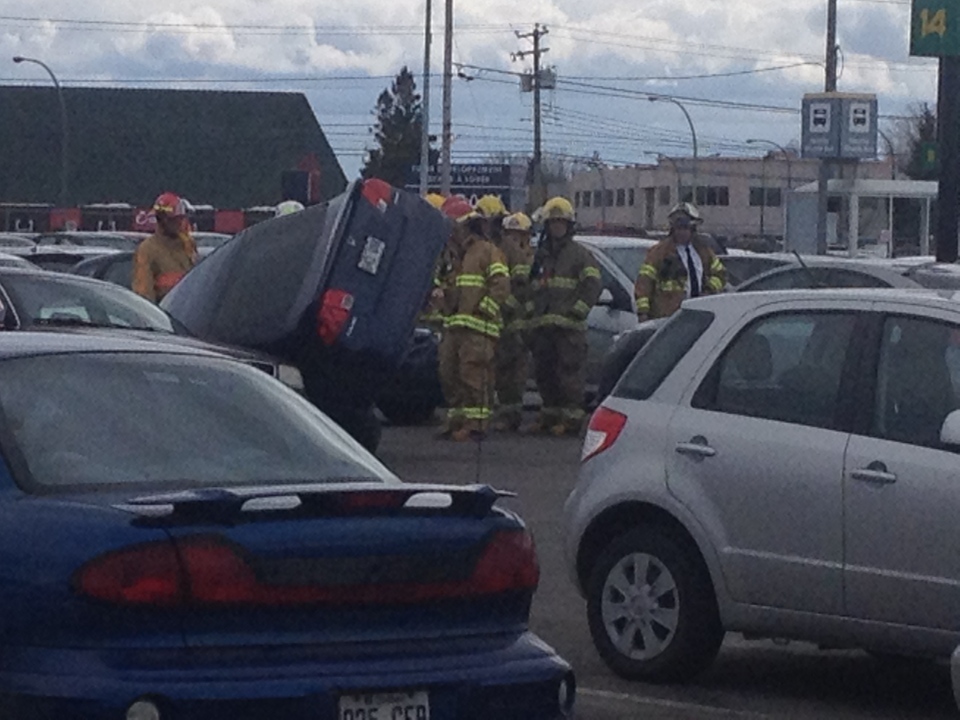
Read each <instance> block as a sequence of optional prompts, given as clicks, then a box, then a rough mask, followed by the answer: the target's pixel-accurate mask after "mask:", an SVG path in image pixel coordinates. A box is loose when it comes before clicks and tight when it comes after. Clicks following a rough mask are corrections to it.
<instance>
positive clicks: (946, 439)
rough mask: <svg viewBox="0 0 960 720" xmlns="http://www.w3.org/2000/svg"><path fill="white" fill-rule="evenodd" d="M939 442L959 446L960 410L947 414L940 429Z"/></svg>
mask: <svg viewBox="0 0 960 720" xmlns="http://www.w3.org/2000/svg"><path fill="white" fill-rule="evenodd" d="M940 442H941V443H943V444H944V445H946V446H947V447H957V448H960V410H954V411H953V412H952V413H950V414H949V415H947V419H946V420H944V421H943V427H942V428H941V429H940Z"/></svg>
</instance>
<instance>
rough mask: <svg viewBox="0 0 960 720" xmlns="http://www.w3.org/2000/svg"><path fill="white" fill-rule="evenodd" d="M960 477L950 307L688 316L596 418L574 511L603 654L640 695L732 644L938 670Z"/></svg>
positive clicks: (959, 627) (842, 300) (888, 297)
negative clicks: (737, 635) (874, 658)
mask: <svg viewBox="0 0 960 720" xmlns="http://www.w3.org/2000/svg"><path fill="white" fill-rule="evenodd" d="M958 457H960V299H958V298H957V294H956V293H954V292H949V291H947V292H945V291H931V290H889V289H888V290H878V289H868V288H865V289H857V290H829V289H825V290H796V291H790V292H767V293H733V294H725V295H720V296H714V297H710V298H701V299H698V300H693V301H689V302H688V303H686V304H685V305H684V308H683V309H682V310H681V311H680V312H679V313H678V314H677V315H675V316H673V318H671V319H670V320H669V321H668V322H667V323H666V324H665V325H664V327H663V328H661V329H660V331H659V332H658V333H657V334H656V335H655V336H654V337H653V339H652V340H650V342H648V343H647V344H646V345H645V346H644V348H643V349H642V350H641V352H640V354H639V355H638V356H637V358H636V360H635V361H634V362H633V363H632V364H631V365H630V367H629V369H628V370H627V372H626V373H625V374H624V376H623V377H622V378H621V380H620V382H619V383H618V384H617V386H616V388H615V389H614V391H613V394H612V395H611V396H610V397H609V398H607V399H606V400H605V401H604V403H603V405H602V406H601V407H600V408H599V409H598V410H597V411H596V413H594V415H593V417H592V419H591V422H590V426H589V429H588V432H587V435H586V438H585V441H584V447H583V464H582V466H581V471H580V480H579V483H578V485H577V486H576V488H575V489H574V491H573V492H572V494H571V495H570V497H569V499H568V500H567V503H566V506H565V518H564V527H565V547H566V552H567V563H568V568H569V571H570V574H571V577H572V578H573V580H574V582H575V583H576V585H577V587H578V588H579V589H580V591H581V592H582V594H583V596H584V597H585V599H586V601H587V619H588V621H589V627H590V631H591V634H592V637H593V641H594V644H595V646H596V648H597V650H598V652H599V654H600V655H601V657H602V658H603V659H604V660H605V661H606V663H607V664H608V665H609V667H610V668H612V669H613V670H614V671H615V672H617V673H618V674H620V675H622V676H624V677H628V678H634V679H642V680H650V681H674V680H683V679H688V678H690V677H692V676H694V675H695V674H697V673H698V672H700V671H701V670H703V669H704V668H706V667H707V666H708V665H709V664H710V663H711V661H712V660H713V658H714V656H715V655H716V653H717V651H718V649H719V647H720V643H721V641H722V639H723V636H724V634H725V633H726V632H728V631H736V632H741V633H744V634H746V635H749V636H753V637H770V638H788V639H798V640H806V641H812V642H815V643H820V644H823V645H827V646H831V647H850V648H863V649H866V650H869V651H873V652H877V653H883V654H900V655H922V656H931V657H949V656H950V654H951V653H952V652H953V651H954V649H955V648H956V647H957V646H958V645H960V615H958V613H957V609H958V608H960V554H958V553H957V548H958V547H960V524H958V523H957V517H958V516H960V484H958V482H957V480H958V471H957V468H958ZM957 662H958V663H960V659H958V660H957ZM957 673H958V675H960V668H957Z"/></svg>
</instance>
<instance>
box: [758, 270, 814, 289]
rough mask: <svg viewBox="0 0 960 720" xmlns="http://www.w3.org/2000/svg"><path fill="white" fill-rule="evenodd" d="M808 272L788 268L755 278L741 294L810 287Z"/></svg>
mask: <svg viewBox="0 0 960 720" xmlns="http://www.w3.org/2000/svg"><path fill="white" fill-rule="evenodd" d="M808 272H809V271H807V270H804V269H803V268H790V269H787V270H781V271H779V272H775V273H772V274H770V275H767V276H766V277H761V278H757V279H756V280H753V281H751V282H749V283H747V285H746V286H744V287H743V288H742V289H741V290H742V291H743V292H754V291H756V292H763V291H768V290H793V289H795V288H808V287H811V286H812V283H811V281H810V277H809V275H808V274H807V273H808Z"/></svg>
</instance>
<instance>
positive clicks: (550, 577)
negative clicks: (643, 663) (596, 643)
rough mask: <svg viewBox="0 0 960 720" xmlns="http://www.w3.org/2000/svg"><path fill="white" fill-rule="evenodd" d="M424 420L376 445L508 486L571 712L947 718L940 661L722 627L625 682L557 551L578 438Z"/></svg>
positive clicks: (411, 461) (588, 716)
mask: <svg viewBox="0 0 960 720" xmlns="http://www.w3.org/2000/svg"><path fill="white" fill-rule="evenodd" d="M433 433H434V429H433V428H430V427H419V428H388V429H386V430H385V433H384V439H383V444H382V446H381V451H380V453H379V455H380V457H381V458H382V459H383V460H384V461H385V462H386V464H387V465H388V466H389V467H390V468H391V469H393V470H394V471H395V472H396V473H397V474H398V475H400V477H402V478H403V479H405V480H409V481H424V482H454V483H472V482H484V483H488V484H491V485H494V486H496V487H498V488H502V489H505V490H511V491H514V492H516V493H518V497H517V498H516V499H515V500H510V501H508V504H509V506H511V507H513V508H515V509H516V510H518V511H519V512H520V513H521V514H522V515H523V517H524V518H525V520H526V521H527V522H528V523H529V525H530V526H531V528H532V529H533V531H534V533H535V536H536V539H537V545H538V549H539V553H540V561H541V570H542V580H541V584H540V590H539V592H538V593H537V597H536V600H535V603H534V610H533V620H532V625H533V629H534V630H535V631H536V632H537V633H538V634H540V636H541V637H543V638H544V639H545V640H546V641H547V642H549V643H550V644H551V645H553V646H554V647H555V648H557V650H558V651H559V652H560V653H561V655H563V656H564V657H565V658H566V659H567V660H569V661H570V662H571V663H572V664H573V666H574V668H575V669H576V671H577V676H578V682H579V685H580V689H581V693H580V700H579V703H578V718H580V719H581V720H627V719H628V718H629V719H630V720H633V719H634V718H656V719H658V720H659V719H663V720H681V719H684V720H685V719H688V718H723V717H726V718H798V719H803V720H806V719H810V720H813V719H814V718H817V719H823V718H836V719H838V720H839V719H841V718H843V719H851V720H852V719H854V718H856V719H858V720H859V719H860V718H898V719H899V720H910V719H912V718H918V719H919V718H956V717H957V716H958V715H960V713H958V711H957V710H956V708H955V706H954V705H953V701H952V695H951V692H950V678H949V671H948V668H947V666H946V665H945V664H935V663H930V662H923V661H900V662H897V661H889V660H879V659H876V658H873V657H871V656H870V655H867V654H866V653H862V652H853V651H821V650H819V649H817V648H815V647H813V646H809V645H805V644H796V643H793V644H790V645H787V646H785V647H784V646H779V645H775V644H774V643H772V642H769V641H758V642H747V641H745V640H743V639H742V638H740V637H739V636H728V638H727V641H726V643H725V644H724V648H723V650H722V651H721V654H720V657H719V658H718V660H717V662H716V664H715V665H714V666H713V668H712V669H711V670H710V671H709V672H708V673H707V674H705V675H704V676H702V677H701V678H700V679H699V680H697V681H696V682H695V683H693V684H691V685H687V686H671V687H658V686H649V685H642V684H637V683H630V682H626V681H624V680H621V679H619V678H617V677H615V676H614V675H612V674H611V673H610V672H609V671H608V670H607V669H606V666H604V665H603V663H602V662H601V661H600V659H599V657H598V656H597V655H596V653H595V652H594V650H593V645H592V642H591V640H590V636H589V632H588V630H587V624H586V618H585V613H584V603H583V601H582V600H581V599H580V596H579V595H578V594H577V592H576V591H575V590H574V588H573V586H572V585H571V583H570V582H569V581H568V579H567V576H566V572H565V569H564V565H563V559H562V547H561V532H562V527H561V525H560V517H561V508H562V506H563V502H564V500H565V498H566V496H567V494H568V493H569V491H570V490H571V488H572V487H573V485H574V483H575V482H576V476H577V465H578V460H579V451H580V444H579V441H577V440H573V439H569V440H555V439H552V438H551V439H547V438H542V439H541V438H519V437H516V436H509V437H508V436H500V437H494V438H492V439H491V440H489V441H487V442H485V443H483V445H480V446H478V445H477V444H462V445H457V444H453V443H449V442H439V441H435V440H434V439H433Z"/></svg>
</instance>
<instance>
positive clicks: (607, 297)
mask: <svg viewBox="0 0 960 720" xmlns="http://www.w3.org/2000/svg"><path fill="white" fill-rule="evenodd" d="M597 305H599V306H600V307H610V306H611V305H613V293H612V292H610V290H609V289H608V288H604V289H603V291H602V292H601V293H600V299H599V300H597Z"/></svg>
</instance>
